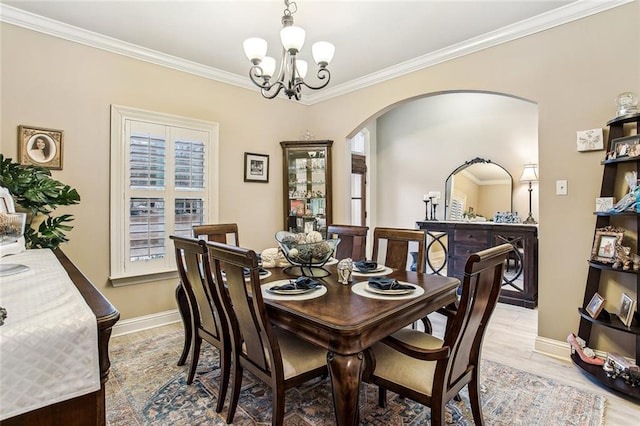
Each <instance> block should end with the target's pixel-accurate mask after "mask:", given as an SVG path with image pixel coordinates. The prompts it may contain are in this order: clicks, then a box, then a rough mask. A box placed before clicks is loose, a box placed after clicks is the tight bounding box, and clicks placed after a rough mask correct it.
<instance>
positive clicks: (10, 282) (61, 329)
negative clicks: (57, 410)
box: [0, 249, 100, 420]
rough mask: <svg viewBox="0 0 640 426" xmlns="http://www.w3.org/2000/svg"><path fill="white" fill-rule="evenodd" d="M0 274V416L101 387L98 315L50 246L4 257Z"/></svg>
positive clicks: (20, 412) (4, 417) (28, 409)
mask: <svg viewBox="0 0 640 426" xmlns="http://www.w3.org/2000/svg"><path fill="white" fill-rule="evenodd" d="M0 263H2V264H8V263H12V264H23V265H27V266H28V267H29V268H30V270H29V271H27V272H22V273H20V274H16V275H10V276H4V277H0V306H2V307H3V308H5V309H6V310H7V319H6V320H5V323H4V325H2V326H0V420H4V419H7V418H10V417H13V416H15V415H18V414H22V413H26V412H28V411H31V410H34V409H37V408H41V407H44V406H47V405H50V404H54V403H56V402H60V401H65V400H67V399H71V398H74V397H76V396H80V395H85V394H88V393H91V392H95V391H97V390H98V389H100V369H99V365H98V328H97V322H96V317H95V315H94V314H93V312H92V311H91V309H90V308H89V306H87V304H86V303H85V301H84V299H83V297H82V295H81V294H80V293H79V292H78V290H77V288H76V287H75V285H74V284H73V282H72V281H71V279H70V278H69V276H68V275H67V273H66V271H65V270H64V268H63V267H62V265H61V264H60V263H59V262H58V260H57V258H56V257H55V255H54V254H53V253H52V252H51V250H48V249H42V250H27V251H25V252H23V253H20V254H16V255H12V256H5V257H3V258H2V259H1V260H0Z"/></svg>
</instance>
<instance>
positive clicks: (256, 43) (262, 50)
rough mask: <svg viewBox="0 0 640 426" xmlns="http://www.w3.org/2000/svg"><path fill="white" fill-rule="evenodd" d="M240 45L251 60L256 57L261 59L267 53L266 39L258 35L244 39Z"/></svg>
mask: <svg viewBox="0 0 640 426" xmlns="http://www.w3.org/2000/svg"><path fill="white" fill-rule="evenodd" d="M242 46H243V47H244V54H245V55H247V58H248V59H249V60H250V61H251V62H254V60H256V59H257V60H260V61H262V59H263V58H264V57H265V56H266V54H267V41H266V40H263V39H261V38H258V37H252V38H248V39H246V40H245V41H244V42H243V43H242Z"/></svg>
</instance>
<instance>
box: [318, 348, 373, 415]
mask: <svg viewBox="0 0 640 426" xmlns="http://www.w3.org/2000/svg"><path fill="white" fill-rule="evenodd" d="M327 365H328V366H329V374H330V375H331V386H332V388H333V406H334V409H335V412H336V422H337V424H338V426H354V425H357V424H358V422H359V410H358V397H359V394H360V383H361V382H362V372H363V369H364V354H363V353H362V352H359V353H357V354H351V355H341V354H337V353H335V352H329V353H328V354H327Z"/></svg>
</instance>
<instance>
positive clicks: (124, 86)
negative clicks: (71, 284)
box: [0, 24, 322, 319]
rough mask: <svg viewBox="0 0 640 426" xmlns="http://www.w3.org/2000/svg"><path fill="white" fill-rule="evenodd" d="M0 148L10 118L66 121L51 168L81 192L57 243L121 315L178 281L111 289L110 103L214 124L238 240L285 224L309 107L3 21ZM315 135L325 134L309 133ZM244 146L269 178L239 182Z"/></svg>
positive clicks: (153, 308) (55, 124)
mask: <svg viewBox="0 0 640 426" xmlns="http://www.w3.org/2000/svg"><path fill="white" fill-rule="evenodd" d="M0 28H1V31H2V32H1V43H2V45H1V49H0V50H1V55H2V57H1V59H2V81H1V82H2V95H1V96H2V98H1V100H2V103H1V107H2V121H1V124H2V129H1V139H0V140H1V143H2V145H1V152H2V153H3V154H4V155H5V156H7V157H12V158H17V140H16V135H17V126H19V125H21V124H25V125H31V126H36V127H46V128H53V129H62V130H64V146H63V148H64V168H63V170H61V171H53V176H54V177H55V178H56V179H59V180H61V181H62V182H64V183H67V184H69V185H71V186H73V187H75V188H76V189H77V190H78V192H79V193H80V195H81V197H82V201H81V203H80V204H79V205H77V206H71V207H68V208H67V209H64V210H65V211H67V212H69V213H72V214H73V215H74V216H75V221H74V222H73V223H72V224H73V225H74V227H75V228H74V229H73V231H72V232H71V233H70V234H69V237H70V242H69V243H68V244H67V245H65V246H64V247H63V249H64V251H65V252H66V253H67V254H68V255H69V257H70V258H71V259H73V261H74V262H75V263H76V264H77V265H78V267H79V268H80V269H81V270H82V271H83V272H84V273H85V274H86V275H87V276H88V278H89V279H91V281H93V282H94V284H95V285H96V286H97V287H98V288H100V290H101V291H102V292H103V293H104V294H105V296H106V297H107V298H108V299H109V300H110V301H111V302H112V303H113V304H114V305H115V306H116V308H117V309H118V310H120V312H121V314H122V316H121V317H122V318H123V319H127V318H131V317H138V316H142V315H148V314H152V313H156V312H162V311H167V310H171V309H175V307H176V305H175V301H174V296H173V291H174V289H175V286H176V282H177V280H168V281H163V282H158V283H149V284H139V285H133V286H127V287H119V288H114V287H112V286H111V284H110V283H109V281H108V276H109V146H110V139H109V138H110V130H109V129H110V128H109V125H110V121H109V120H110V105H111V104H119V105H125V106H129V107H135V108H141V109H147V110H153V111H159V112H163V113H169V114H176V115H181V116H188V117H194V118H198V119H204V120H210V121H215V122H218V123H219V124H220V135H219V137H220V144H219V154H220V174H219V176H220V177H219V179H220V197H219V200H220V207H219V220H220V221H221V222H226V221H233V222H237V223H238V225H239V227H240V233H241V242H242V243H243V244H244V245H247V246H248V247H255V248H256V249H262V248H266V247H270V246H275V242H274V239H273V236H274V234H275V232H276V231H277V230H278V229H281V228H282V220H283V219H282V216H281V214H282V195H281V194H282V178H281V170H282V167H281V164H282V158H281V157H282V151H281V149H280V145H279V143H278V142H279V141H281V140H292V139H298V138H299V137H300V135H301V134H302V133H303V131H304V130H305V129H306V125H305V112H306V108H305V107H302V106H300V105H299V104H296V103H294V102H287V101H284V100H272V101H268V100H265V99H263V98H262V97H261V96H260V95H259V94H258V93H256V92H253V91H249V90H245V89H240V88H236V87H233V86H229V85H225V84H221V83H217V82H214V81H211V80H207V79H204V78H200V77H196V76H193V75H189V74H185V73H182V72H177V71H174V70H171V69H168V68H163V67H158V66H155V65H151V64H148V63H145V62H140V61H137V60H133V59H130V58H126V57H123V56H120V55H115V54H111V53H107V52H104V51H101V50H97V49H93V48H89V47H86V46H83V45H80V44H76V43H71V42H68V41H63V40H60V39H57V38H54V37H49V36H45V35H42V34H39V33H36V32H32V31H28V30H25V29H21V28H18V27H15V26H12V25H7V24H2V26H1V27H0ZM316 135H317V136H322V135H321V134H319V133H316ZM244 152H254V153H263V154H268V155H269V156H270V163H271V167H270V176H269V177H270V179H269V183H268V184H264V183H245V182H244V181H243V161H244V156H243V154H244Z"/></svg>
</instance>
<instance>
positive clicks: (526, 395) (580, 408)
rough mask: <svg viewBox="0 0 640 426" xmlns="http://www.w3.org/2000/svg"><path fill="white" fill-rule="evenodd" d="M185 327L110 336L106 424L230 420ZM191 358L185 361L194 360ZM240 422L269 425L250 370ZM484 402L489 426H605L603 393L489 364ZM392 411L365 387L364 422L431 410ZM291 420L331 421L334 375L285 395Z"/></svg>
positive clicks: (393, 406) (465, 408)
mask: <svg viewBox="0 0 640 426" xmlns="http://www.w3.org/2000/svg"><path fill="white" fill-rule="evenodd" d="M182 342H183V333H182V331H174V330H171V331H169V332H168V333H167V334H165V335H162V336H156V337H152V338H146V339H140V340H139V341H135V342H132V341H130V340H125V339H119V338H117V337H116V338H113V339H112V340H111V348H110V358H111V363H112V364H111V372H110V375H109V381H108V382H107V387H106V391H107V422H108V424H109V425H111V426H116V425H122V426H125V425H126V426H131V425H198V424H211V425H218V424H220V425H224V424H226V423H225V421H224V419H225V417H224V416H225V415H226V411H227V408H228V396H227V403H226V404H225V407H224V409H223V411H222V413H221V414H217V413H216V412H215V403H216V401H217V400H216V398H217V396H218V375H219V369H218V353H217V351H216V350H214V349H213V348H212V347H211V346H209V345H208V344H203V347H204V348H203V351H202V354H201V357H200V362H199V365H198V372H197V376H196V380H195V381H194V383H193V384H191V385H187V384H186V376H187V370H188V366H187V365H184V366H182V367H178V366H177V365H176V361H177V360H178V358H179V355H180V351H181V350H182ZM188 362H189V360H188V361H187V364H188ZM245 374H246V375H245V378H244V382H243V388H242V392H241V394H240V404H239V407H238V410H237V411H236V415H235V419H234V424H235V425H268V424H271V390H270V388H269V387H267V386H265V385H263V384H262V382H261V381H260V380H258V379H255V378H254V377H252V376H251V375H250V374H247V373H245ZM481 376H482V380H483V389H482V404H483V413H484V418H485V423H486V424H487V425H527V426H531V425H545V426H547V425H575V426H579V425H580V426H582V425H584V426H598V425H602V424H603V415H604V405H605V398H604V397H602V396H599V395H595V394H592V393H589V392H585V391H582V390H580V389H577V388H575V387H571V386H566V385H562V384H559V383H556V382H554V381H552V380H549V379H545V378H542V377H539V376H535V375H532V374H529V373H526V372H523V371H520V370H517V369H514V368H511V367H507V366H505V365H502V364H498V363H495V362H491V361H487V360H485V361H483V363H482V368H481ZM461 397H462V401H461V402H450V403H449V404H448V406H447V408H448V409H447V423H448V424H452V425H473V424H474V423H473V417H472V415H471V409H470V407H469V397H468V394H467V390H466V388H465V389H464V390H463V391H462V392H461ZM387 400H388V404H387V408H380V407H378V405H377V388H376V387H373V386H370V385H366V384H364V385H363V386H362V390H361V398H360V418H361V424H365V425H381V426H382V425H385V426H387V425H425V424H429V421H430V410H429V409H428V408H426V407H423V406H422V405H420V404H418V403H415V402H413V401H410V400H408V399H400V398H398V396H397V395H395V394H393V393H391V392H388V394H387ZM285 410H286V414H285V424H286V425H296V426H298V425H299V426H303V425H333V424H335V418H334V414H333V401H332V398H331V384H330V382H329V379H318V380H315V381H312V382H308V383H306V384H304V385H303V386H300V387H298V388H295V389H291V390H289V391H287V393H286V408H285Z"/></svg>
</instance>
